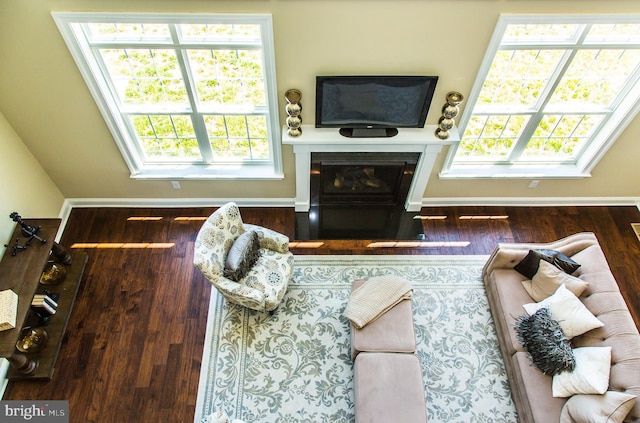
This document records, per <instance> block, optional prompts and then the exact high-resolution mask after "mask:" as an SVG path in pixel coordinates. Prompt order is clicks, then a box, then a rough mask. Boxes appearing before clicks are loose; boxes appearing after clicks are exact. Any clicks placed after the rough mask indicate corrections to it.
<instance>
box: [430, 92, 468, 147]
mask: <svg viewBox="0 0 640 423" xmlns="http://www.w3.org/2000/svg"><path fill="white" fill-rule="evenodd" d="M463 101H464V97H463V96H462V94H460V93H459V92H457V91H450V92H449V93H447V102H446V103H445V105H444V106H442V116H441V117H440V119H438V128H437V129H436V136H437V137H438V138H440V139H441V140H446V139H447V138H449V131H450V130H451V128H453V127H454V126H455V124H456V121H455V117H456V116H458V113H460V108H459V107H458V106H459V105H460V103H462V102H463Z"/></svg>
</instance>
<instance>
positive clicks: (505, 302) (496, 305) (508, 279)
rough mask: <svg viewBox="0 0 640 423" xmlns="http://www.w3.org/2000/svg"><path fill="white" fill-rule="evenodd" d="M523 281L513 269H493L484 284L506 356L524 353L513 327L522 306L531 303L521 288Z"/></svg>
mask: <svg viewBox="0 0 640 423" xmlns="http://www.w3.org/2000/svg"><path fill="white" fill-rule="evenodd" d="M523 279H524V277H523V276H522V275H521V274H520V273H518V272H515V271H514V270H513V269H495V270H493V271H492V272H491V274H489V276H488V278H487V283H486V288H487V298H488V299H489V302H490V305H491V314H492V315H493V316H494V317H493V320H494V322H495V325H496V332H497V333H498V338H499V339H501V340H504V341H505V342H501V343H500V344H501V347H502V348H503V350H504V351H505V352H506V353H507V354H508V355H511V354H513V353H514V352H516V351H524V348H523V347H522V345H521V344H520V342H518V338H517V336H516V332H515V330H514V326H513V325H514V324H515V321H516V317H517V316H519V315H521V314H522V304H525V303H528V302H530V301H531V297H530V296H529V294H527V291H525V290H524V288H523V287H522V280H523Z"/></svg>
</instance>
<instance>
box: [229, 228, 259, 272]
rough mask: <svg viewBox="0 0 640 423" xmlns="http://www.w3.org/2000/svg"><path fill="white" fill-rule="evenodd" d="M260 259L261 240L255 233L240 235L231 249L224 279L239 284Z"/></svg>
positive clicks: (249, 232)
mask: <svg viewBox="0 0 640 423" xmlns="http://www.w3.org/2000/svg"><path fill="white" fill-rule="evenodd" d="M259 257H260V240H259V239H258V234H257V233H256V232H255V231H248V232H245V233H243V234H242V235H240V236H239V237H238V238H236V240H235V241H234V242H233V245H232V246H231V248H230V249H229V253H228V254H227V259H226V261H225V264H224V272H223V274H224V277H225V278H227V279H231V280H232V281H236V282H238V281H239V280H240V279H242V278H244V277H245V276H246V275H247V273H248V272H249V270H251V268H252V267H253V265H254V264H256V261H258V258H259Z"/></svg>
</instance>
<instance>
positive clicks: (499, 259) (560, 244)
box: [482, 232, 598, 277]
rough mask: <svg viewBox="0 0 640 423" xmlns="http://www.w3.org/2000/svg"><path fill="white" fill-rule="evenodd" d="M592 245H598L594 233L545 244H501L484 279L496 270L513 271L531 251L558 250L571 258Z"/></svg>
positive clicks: (489, 264) (492, 255) (484, 270)
mask: <svg viewBox="0 0 640 423" xmlns="http://www.w3.org/2000/svg"><path fill="white" fill-rule="evenodd" d="M592 245H598V240H597V238H596V236H595V234H594V233H593V232H580V233H577V234H573V235H569V236H568V237H565V238H562V239H559V240H557V241H552V242H545V243H503V242H501V243H499V244H498V245H497V246H496V248H495V249H494V250H493V252H492V253H491V255H490V256H489V260H487V263H486V264H485V265H484V268H483V269H482V275H483V277H484V276H486V275H488V274H490V273H491V272H492V271H493V270H494V269H513V267H514V266H515V265H516V264H518V263H519V262H520V261H521V260H522V259H523V258H524V257H525V256H526V255H527V253H528V252H529V250H536V249H546V250H556V251H559V252H561V253H562V254H564V255H566V256H568V257H571V256H573V255H574V254H576V253H578V252H580V251H582V250H584V249H585V248H587V247H590V246H592Z"/></svg>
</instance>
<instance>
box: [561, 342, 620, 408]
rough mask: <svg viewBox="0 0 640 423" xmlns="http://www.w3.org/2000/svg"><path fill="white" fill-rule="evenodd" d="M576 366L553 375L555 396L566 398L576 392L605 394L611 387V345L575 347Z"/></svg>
mask: <svg viewBox="0 0 640 423" xmlns="http://www.w3.org/2000/svg"><path fill="white" fill-rule="evenodd" d="M573 354H574V355H575V357H576V368H575V369H574V370H573V371H572V372H562V373H558V374H556V375H554V376H553V382H552V385H551V391H552V393H553V396H554V397H559V398H566V397H570V396H571V395H576V394H604V393H605V392H607V389H608V388H609V374H610V372H611V347H581V348H574V349H573Z"/></svg>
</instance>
